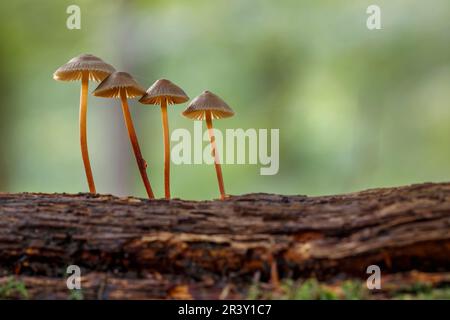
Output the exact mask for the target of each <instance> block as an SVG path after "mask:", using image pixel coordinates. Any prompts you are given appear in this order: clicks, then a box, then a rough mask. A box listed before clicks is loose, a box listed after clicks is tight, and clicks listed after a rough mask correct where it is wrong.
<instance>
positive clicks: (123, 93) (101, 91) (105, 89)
mask: <svg viewBox="0 0 450 320" xmlns="http://www.w3.org/2000/svg"><path fill="white" fill-rule="evenodd" d="M144 93H145V89H144V88H142V87H141V86H140V85H139V83H137V81H136V80H134V79H133V77H132V76H131V75H130V74H129V73H126V72H114V73H112V74H111V75H110V76H108V77H107V78H106V79H105V80H103V81H102V82H101V83H100V84H99V85H98V87H97V88H96V89H95V90H94V92H93V94H94V96H97V97H104V98H120V100H121V101H122V111H123V116H124V119H125V125H126V127H127V130H128V135H129V137H130V141H131V145H132V146H133V151H134V155H135V157H136V161H137V165H138V167H139V172H140V174H141V177H142V181H143V182H144V186H145V190H146V191H147V195H148V197H149V198H150V199H153V198H154V197H155V196H154V195H153V191H152V187H151V186H150V182H149V181H148V177H147V171H146V168H147V163H146V162H145V160H144V158H143V157H142V153H141V148H140V147H139V142H138V139H137V136H136V132H135V130H134V126H133V120H132V119H131V115H130V110H129V107H128V101H127V98H135V97H141V96H142V95H143V94H144Z"/></svg>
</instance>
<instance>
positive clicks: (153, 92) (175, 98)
mask: <svg viewBox="0 0 450 320" xmlns="http://www.w3.org/2000/svg"><path fill="white" fill-rule="evenodd" d="M188 100H189V97H188V96H187V95H186V93H185V92H184V91H183V89H181V88H180V87H178V86H177V85H175V84H174V83H172V82H171V81H169V80H166V79H160V80H157V81H156V82H155V83H154V84H152V86H151V87H150V88H149V89H148V90H147V93H146V94H145V95H144V96H143V97H142V98H141V99H140V100H139V101H140V102H141V103H144V104H159V105H160V106H161V116H162V126H163V135H164V194H165V197H166V199H170V138H169V121H168V119H167V104H178V103H184V102H186V101H188Z"/></svg>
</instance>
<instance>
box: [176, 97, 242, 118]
mask: <svg viewBox="0 0 450 320" xmlns="http://www.w3.org/2000/svg"><path fill="white" fill-rule="evenodd" d="M208 111H210V112H211V116H212V118H213V119H222V118H229V117H232V116H233V115H234V111H233V110H232V109H231V108H230V107H229V106H228V104H226V102H225V101H223V100H222V99H220V98H219V97H218V96H217V95H215V94H214V93H212V92H210V91H203V93H202V94H201V95H199V96H198V97H196V98H194V100H192V101H191V103H189V105H188V107H187V108H186V110H184V111H183V116H185V117H187V118H190V119H194V120H204V119H205V118H206V112H208Z"/></svg>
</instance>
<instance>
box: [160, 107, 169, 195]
mask: <svg viewBox="0 0 450 320" xmlns="http://www.w3.org/2000/svg"><path fill="white" fill-rule="evenodd" d="M161 116H162V125H163V135H164V194H165V196H166V199H170V140H169V120H168V119H167V100H166V99H165V98H162V100H161Z"/></svg>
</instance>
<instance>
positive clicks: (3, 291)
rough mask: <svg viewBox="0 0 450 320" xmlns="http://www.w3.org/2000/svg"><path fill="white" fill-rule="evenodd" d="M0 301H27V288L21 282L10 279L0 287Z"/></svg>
mask: <svg viewBox="0 0 450 320" xmlns="http://www.w3.org/2000/svg"><path fill="white" fill-rule="evenodd" d="M0 299H28V292H27V288H26V287H25V284H24V283H23V282H22V281H18V280H16V279H14V278H13V277H10V278H9V279H8V280H7V281H6V283H4V284H1V285H0Z"/></svg>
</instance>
